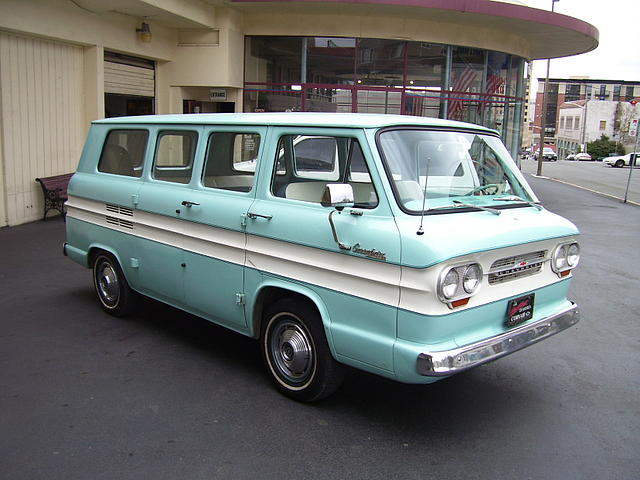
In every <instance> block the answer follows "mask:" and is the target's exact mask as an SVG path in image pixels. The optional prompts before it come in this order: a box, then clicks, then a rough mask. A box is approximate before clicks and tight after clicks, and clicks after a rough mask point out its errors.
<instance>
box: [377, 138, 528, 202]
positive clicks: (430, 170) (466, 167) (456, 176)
mask: <svg viewBox="0 0 640 480" xmlns="http://www.w3.org/2000/svg"><path fill="white" fill-rule="evenodd" d="M378 138H379V148H380V151H381V155H382V158H383V161H384V162H385V167H386V170H387V174H388V175H389V180H390V181H391V183H392V185H393V189H394V194H395V196H396V199H397V201H398V203H399V205H400V206H401V207H402V209H403V210H405V211H406V212H408V213H422V212H423V211H429V210H434V209H435V210H439V211H441V210H446V209H447V208H451V209H458V207H460V206H467V207H469V206H478V207H490V208H500V207H501V206H505V205H508V204H528V203H530V202H537V198H536V197H535V195H534V193H533V192H532V191H531V188H530V187H529V186H528V185H527V182H526V180H525V179H524V177H523V176H522V174H521V173H520V171H519V170H518V169H517V167H516V165H515V163H514V162H513V160H512V159H511V157H510V156H509V153H508V152H507V150H506V148H505V147H504V145H503V144H502V142H501V141H500V139H499V138H497V137H494V136H492V135H485V134H481V133H473V132H455V131H437V130H436V131H434V130H426V129H395V130H384V131H382V132H381V133H380V134H379V137H378Z"/></svg>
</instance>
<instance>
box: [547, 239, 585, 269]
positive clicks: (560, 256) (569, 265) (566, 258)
mask: <svg viewBox="0 0 640 480" xmlns="http://www.w3.org/2000/svg"><path fill="white" fill-rule="evenodd" d="M579 262H580V245H579V244H578V242H564V243H560V244H558V245H556V248H554V249H553V253H552V254H551V270H553V272H554V273H556V274H557V275H562V274H566V272H568V271H569V270H573V269H574V268H575V267H576V266H577V265H578V263H579Z"/></svg>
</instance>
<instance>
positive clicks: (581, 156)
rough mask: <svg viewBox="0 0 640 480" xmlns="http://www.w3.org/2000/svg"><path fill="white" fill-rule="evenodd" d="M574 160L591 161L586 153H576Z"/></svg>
mask: <svg viewBox="0 0 640 480" xmlns="http://www.w3.org/2000/svg"><path fill="white" fill-rule="evenodd" d="M575 157H576V160H587V161H588V160H591V155H589V154H588V153H586V152H582V153H576V155H575Z"/></svg>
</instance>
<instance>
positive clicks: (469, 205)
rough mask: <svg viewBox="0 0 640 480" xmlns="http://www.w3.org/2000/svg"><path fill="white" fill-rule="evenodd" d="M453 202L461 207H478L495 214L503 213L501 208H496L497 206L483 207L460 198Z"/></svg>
mask: <svg viewBox="0 0 640 480" xmlns="http://www.w3.org/2000/svg"><path fill="white" fill-rule="evenodd" d="M453 203H455V204H456V205H460V206H461V207H467V208H476V209H478V210H482V211H483V212H489V213H493V214H494V215H500V214H501V213H502V212H501V211H500V210H496V209H495V208H489V207H481V206H480V205H471V204H470V203H464V202H461V201H460V200H454V201H453Z"/></svg>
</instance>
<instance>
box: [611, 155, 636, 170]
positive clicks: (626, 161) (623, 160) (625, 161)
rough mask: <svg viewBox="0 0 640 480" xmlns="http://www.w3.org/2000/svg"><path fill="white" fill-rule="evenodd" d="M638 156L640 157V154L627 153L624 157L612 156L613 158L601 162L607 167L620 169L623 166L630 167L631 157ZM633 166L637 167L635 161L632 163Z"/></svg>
mask: <svg viewBox="0 0 640 480" xmlns="http://www.w3.org/2000/svg"><path fill="white" fill-rule="evenodd" d="M632 155H633V156H634V157H636V156H638V155H640V153H627V154H626V155H618V156H613V157H607V158H605V159H604V160H602V161H603V162H604V163H606V164H607V165H610V166H612V167H617V168H622V167H624V166H627V165H630V164H631V156H632ZM634 165H638V162H637V160H636V161H634Z"/></svg>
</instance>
